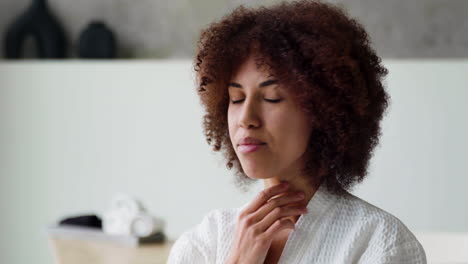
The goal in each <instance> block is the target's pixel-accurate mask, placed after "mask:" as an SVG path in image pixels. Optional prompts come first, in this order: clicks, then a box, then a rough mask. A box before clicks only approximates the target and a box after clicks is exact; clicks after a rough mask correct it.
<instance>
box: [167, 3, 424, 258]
mask: <svg viewBox="0 0 468 264" xmlns="http://www.w3.org/2000/svg"><path fill="white" fill-rule="evenodd" d="M195 71H196V73H197V81H198V85H199V90H198V91H199V94H200V99H201V103H202V105H203V106H204V107H205V109H206V111H207V113H206V115H205V117H204V123H203V125H204V129H205V134H206V137H207V141H208V143H209V144H211V143H212V144H214V150H215V151H219V150H223V152H224V155H225V157H226V158H227V161H228V162H227V166H228V168H233V167H234V168H235V170H236V176H237V178H236V180H237V181H236V184H237V185H238V186H241V187H242V186H248V185H249V184H251V183H252V182H255V180H257V179H262V180H263V183H264V186H265V188H264V190H263V191H262V192H261V193H259V194H258V195H257V196H256V197H255V199H254V200H253V201H251V202H248V203H247V204H245V205H244V206H242V207H240V208H233V209H216V210H212V211H211V212H209V213H208V214H207V215H206V216H205V217H204V218H203V220H202V221H201V223H200V224H199V225H197V226H196V227H194V228H192V229H191V230H188V231H186V232H185V233H183V234H182V235H181V236H180V237H179V238H178V240H177V241H176V243H175V244H174V245H173V247H172V249H171V252H170V256H169V260H168V263H252V264H254V263H281V264H285V263H426V256H425V252H424V249H423V248H422V246H421V244H420V243H419V242H418V241H417V239H416V238H415V236H414V235H413V234H412V233H411V231H410V230H408V228H407V227H406V226H405V225H404V224H403V223H402V222H401V221H400V220H399V219H397V218H396V217H395V216H393V215H391V214H390V213H388V212H385V211H384V210H382V209H380V208H377V207H375V206H374V205H371V204H369V203H367V202H365V201H364V200H362V199H360V198H358V197H356V196H354V195H352V194H350V193H349V192H348V191H349V190H350V189H351V187H352V186H353V185H354V184H355V183H358V182H361V181H362V180H363V178H364V177H365V176H366V175H367V167H368V164H369V160H370V157H371V153H372V150H373V149H374V147H375V146H376V145H377V144H378V138H379V134H380V125H379V123H380V120H381V119H382V116H383V113H384V111H385V110H386V108H387V106H388V101H389V96H388V94H387V93H386V92H385V90H384V87H383V85H382V78H383V77H384V76H385V75H386V74H387V70H386V69H385V68H384V67H383V66H382V65H381V64H380V58H379V57H378V56H377V55H376V54H375V52H374V51H373V49H372V48H371V47H370V45H369V39H368V35H367V33H366V32H365V30H364V29H363V27H362V26H361V25H360V24H359V23H358V22H357V21H356V20H354V19H351V18H349V17H348V16H347V15H346V13H345V12H344V11H343V10H341V9H339V8H338V7H336V6H333V5H331V4H326V3H323V2H320V1H295V2H291V3H285V2H282V3H279V4H276V5H274V6H271V7H268V8H266V7H260V8H258V9H247V8H245V7H243V6H240V7H239V8H237V9H235V10H234V11H233V12H232V13H231V14H229V15H227V16H225V17H223V18H222V20H221V21H219V22H217V23H213V24H211V25H210V26H209V27H208V28H207V29H205V30H203V31H202V34H201V38H200V41H199V47H198V51H197V54H196V64H195ZM282 183H283V184H282ZM284 184H287V185H288V186H286V185H284ZM301 194H302V196H300V195H301Z"/></svg>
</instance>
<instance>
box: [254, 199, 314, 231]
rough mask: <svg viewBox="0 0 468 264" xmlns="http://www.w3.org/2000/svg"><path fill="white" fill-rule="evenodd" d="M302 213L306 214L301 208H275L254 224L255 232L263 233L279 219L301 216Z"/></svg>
mask: <svg viewBox="0 0 468 264" xmlns="http://www.w3.org/2000/svg"><path fill="white" fill-rule="evenodd" d="M304 213H306V210H305V208H304V207H303V206H295V207H290V206H283V207H276V208H275V209H273V210H272V211H271V212H270V213H268V214H267V215H266V216H265V217H264V218H263V219H262V220H260V221H259V222H258V223H256V224H255V230H258V231H259V232H261V233H263V232H265V230H267V229H268V228H269V227H270V226H271V225H273V224H274V223H275V222H276V221H278V220H279V219H282V218H284V217H288V216H295V215H301V214H304Z"/></svg>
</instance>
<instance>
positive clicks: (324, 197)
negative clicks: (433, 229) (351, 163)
mask: <svg viewBox="0 0 468 264" xmlns="http://www.w3.org/2000/svg"><path fill="white" fill-rule="evenodd" d="M249 203H250V202H249ZM247 204H248V203H246V204H244V205H243V206H242V207H239V208H229V209H214V210H211V211H210V212H209V213H208V214H206V215H205V216H204V218H203V219H202V220H201V222H200V223H199V224H198V225H196V226H194V227H192V228H191V229H189V230H187V231H185V232H184V233H182V235H181V236H180V237H179V238H178V239H177V240H176V241H175V243H174V245H173V246H172V248H171V250H170V253H169V258H168V262H167V263H169V264H182V263H184V264H187V263H193V264H198V263H200V264H201V263H205V264H215V263H216V264H221V263H222V264H225V263H226V260H227V258H228V256H229V253H230V249H231V245H232V243H233V239H234V232H235V227H236V222H237V216H238V214H239V212H240V211H241V210H242V209H243V208H245V207H246V206H247ZM307 209H308V212H307V213H305V214H303V215H301V216H300V217H299V219H298V221H297V222H296V229H294V230H292V231H291V232H290V233H289V236H288V240H287V242H286V244H285V246H284V249H283V252H282V254H281V257H280V259H279V261H278V264H290V263H298V264H302V263H304V264H305V263H307V264H309V263H347V264H348V263H362V264H364V263H368V264H380V263H400V264H403V263H408V264H409V263H411V264H426V254H425V252H424V249H423V247H422V246H421V244H420V243H419V241H418V240H417V239H416V237H415V236H414V234H413V233H412V232H411V231H410V230H409V229H408V228H407V227H406V226H405V225H404V224H403V223H402V222H401V221H400V220H399V219H398V218H396V217H395V216H393V215H392V214H390V213H388V212H386V211H384V210H382V209H380V208H378V207H376V206H374V205H372V204H370V203H368V202H366V201H364V200H362V199H361V198H359V197H356V196H354V195H352V194H351V193H349V192H346V193H345V195H335V194H333V193H331V192H329V191H328V190H327V189H326V188H325V187H324V185H323V184H322V185H321V186H320V187H319V189H318V190H317V191H316V192H315V194H314V195H313V196H312V199H311V200H310V201H309V203H308V204H307Z"/></svg>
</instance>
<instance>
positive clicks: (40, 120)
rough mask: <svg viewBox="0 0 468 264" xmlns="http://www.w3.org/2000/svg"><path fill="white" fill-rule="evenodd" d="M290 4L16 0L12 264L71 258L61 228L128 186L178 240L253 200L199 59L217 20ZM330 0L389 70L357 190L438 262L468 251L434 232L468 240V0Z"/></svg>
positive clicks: (8, 38) (7, 30)
mask: <svg viewBox="0 0 468 264" xmlns="http://www.w3.org/2000/svg"><path fill="white" fill-rule="evenodd" d="M277 2H279V1H247V0H244V1H239V0H217V1H213V0H200V1H188V0H171V1H169V0H139V1H124V0H100V1H91V0H81V1H72V0H49V1H44V0H1V2H0V41H1V45H2V49H1V53H0V125H1V129H0V210H1V218H0V234H1V235H0V263H41V264H45V263H54V261H59V257H57V256H58V253H57V252H56V250H57V248H54V245H53V244H50V243H49V240H48V239H49V238H50V231H48V229H47V228H46V227H47V226H49V225H51V224H57V223H58V221H60V220H63V219H64V218H66V217H71V216H77V215H85V214H95V215H98V216H102V215H103V214H104V212H105V211H106V210H108V208H109V203H110V201H111V199H112V197H114V195H115V194H116V193H126V194H129V195H132V196H134V197H135V198H137V199H138V200H139V201H140V202H141V203H143V204H144V205H145V207H146V210H147V211H148V212H149V213H150V214H151V215H153V216H155V217H158V218H159V219H163V220H164V222H165V226H164V228H163V230H164V233H165V234H166V236H167V238H168V239H169V240H172V241H173V240H175V239H176V238H177V237H178V236H179V235H180V234H181V233H182V232H183V231H185V230H187V229H189V228H191V227H192V226H194V225H196V224H197V223H199V222H200V221H201V219H202V217H203V216H204V215H205V214H206V213H207V212H209V211H210V210H212V209H215V208H230V207H238V206H241V205H242V204H244V203H245V202H247V201H250V200H251V199H252V198H253V197H254V196H255V195H256V194H257V193H258V191H259V190H261V189H262V188H263V183H262V182H258V184H257V185H256V186H254V187H253V188H252V189H251V190H249V191H248V192H246V193H243V192H240V191H239V190H237V189H236V188H235V186H234V185H233V183H232V180H233V177H234V176H233V173H232V172H231V171H229V170H228V169H227V168H226V166H225V164H224V160H223V159H222V158H221V155H220V154H219V153H214V152H213V151H212V150H211V148H210V147H209V146H208V145H207V143H206V142H205V138H204V136H203V131H202V126H201V124H202V123H201V122H202V116H203V109H202V108H201V106H200V105H199V103H198V97H197V95H196V87H195V82H194V78H193V77H194V73H193V69H192V61H191V59H192V58H193V56H194V52H195V48H196V41H197V39H198V37H199V33H200V30H201V29H202V28H204V27H206V26H207V25H208V24H209V23H211V22H212V21H215V20H217V19H220V18H221V17H222V16H224V15H225V14H227V13H228V12H230V11H231V10H233V9H234V8H235V7H237V6H239V5H240V4H244V5H245V6H251V7H256V6H260V5H270V4H273V3H277ZM329 2H331V3H335V4H337V5H339V6H341V7H343V8H344V9H346V10H347V11H348V13H349V15H351V16H352V17H354V18H356V19H357V20H359V21H360V22H361V23H362V24H363V25H364V26H365V28H366V30H367V31H368V33H369V36H370V38H371V41H372V45H373V46H374V48H375V50H376V51H377V54H378V55H380V56H381V57H382V60H383V63H384V65H385V66H386V67H387V68H388V70H389V75H388V76H387V78H386V80H385V84H386V87H387V91H388V92H389V94H390V95H391V106H390V108H389V111H388V114H387V115H386V116H385V117H384V120H383V122H382V137H381V141H380V144H379V146H378V147H377V148H376V150H375V152H374V153H375V154H374V157H373V158H372V160H371V167H370V170H369V171H370V173H369V176H368V178H367V179H366V180H365V181H364V182H363V183H362V184H361V185H358V186H356V188H355V189H354V190H353V191H352V192H353V193H354V194H356V195H357V196H359V197H361V198H363V199H365V200H367V201H368V202H370V203H372V204H374V205H376V206H378V207H380V208H382V209H384V210H386V211H388V212H390V213H392V214H393V215H395V216H397V217H398V218H399V219H400V220H402V221H403V222H404V223H405V224H406V225H407V226H408V227H409V228H410V229H411V230H412V231H413V232H414V233H415V234H417V236H418V237H419V238H420V239H421V240H424V243H425V244H424V245H425V248H426V253H427V255H428V256H429V257H430V258H429V259H430V263H467V262H468V257H467V255H466V253H463V252H461V251H456V252H455V251H450V250H454V247H448V246H447V248H441V247H439V246H438V245H440V244H437V243H436V242H437V241H439V242H440V241H443V240H441V239H437V236H432V234H436V235H441V234H442V235H443V238H444V239H445V238H447V239H449V238H448V237H451V238H453V239H452V240H450V241H449V240H447V241H448V242H445V240H444V244H446V245H449V244H447V243H452V242H453V241H457V242H453V243H454V244H453V245H455V246H457V247H459V248H464V249H466V248H468V238H467V237H468V236H467V235H466V233H468V208H467V206H466V204H467V202H468V194H467V192H466V186H468V177H467V176H468V175H467V172H466V166H465V165H466V163H467V162H468V150H467V149H468V138H467V135H468V122H467V118H466V116H467V114H468V103H467V99H468V89H467V87H468V86H467V83H468V16H467V14H468V1H464V0H415V1H404V0H395V1H383V0H382V1H375V0H346V1H329ZM455 237H456V238H455ZM439 238H440V237H439ZM456 239H458V240H456ZM433 242H434V243H433ZM431 243H432V244H431ZM68 250H70V251H72V250H73V249H68ZM152 252H153V251H152ZM441 252H442V253H441ZM444 252H445V253H444ZM448 252H451V253H448ZM166 253H167V252H166ZM166 253H161V254H163V256H162V259H164V254H166ZM82 254H83V255H86V254H88V253H83V252H82ZM107 254H112V253H107ZM145 254H146V253H145ZM444 254H445V255H446V256H443V255H444ZM448 255H450V256H448ZM148 256H149V257H147V258H146V259H151V255H148ZM447 256H448V257H447ZM444 257H447V258H445V259H444ZM465 258H466V259H465ZM95 259H98V258H95ZM463 260H464V261H465V262H462V261H463ZM119 261H123V260H119ZM127 261H128V263H164V262H158V261H156V257H155V259H154V260H148V261H147V262H143V261H141V262H132V261H131V260H127ZM438 261H439V262H438ZM442 261H446V262H442ZM447 261H448V262H447ZM457 261H458V262H457ZM61 263H65V262H61ZM68 263H71V262H68ZM81 263H93V261H88V262H81ZM94 263H104V262H94ZM106 263H107V262H106ZM109 263H121V262H117V261H114V262H109ZM122 263H124V262H122ZM125 263H127V262H125Z"/></svg>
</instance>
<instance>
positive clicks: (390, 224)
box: [338, 193, 425, 263]
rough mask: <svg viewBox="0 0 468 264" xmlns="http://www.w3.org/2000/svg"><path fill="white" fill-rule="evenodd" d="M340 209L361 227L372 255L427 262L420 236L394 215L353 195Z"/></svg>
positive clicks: (340, 204)
mask: <svg viewBox="0 0 468 264" xmlns="http://www.w3.org/2000/svg"><path fill="white" fill-rule="evenodd" d="M338 207H341V208H340V211H341V213H342V214H344V215H345V216H347V217H348V219H349V221H350V222H354V225H357V226H359V228H358V230H360V231H359V232H360V237H361V238H363V237H365V238H366V239H365V240H367V241H368V242H369V245H370V247H371V248H369V252H374V253H375V254H379V256H385V255H388V254H396V255H402V254H404V255H414V257H415V258H421V259H424V261H425V252H424V249H423V247H422V245H421V244H420V242H419V241H418V240H417V238H416V236H415V235H414V234H413V233H412V232H411V230H410V229H409V228H408V227H407V226H406V225H405V224H404V223H403V222H402V221H401V220H400V219H399V218H398V217H396V216H395V215H393V214H392V213H390V212H387V211H385V210H384V209H382V208H380V207H377V206H376V205H374V204H371V203H370V202H368V201H365V200H364V199H362V198H360V197H358V196H355V195H353V194H351V193H347V194H346V195H344V196H342V198H341V199H340V203H339V206H338ZM345 218H346V217H345ZM424 261H423V262H424ZM418 263H419V262H418Z"/></svg>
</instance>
